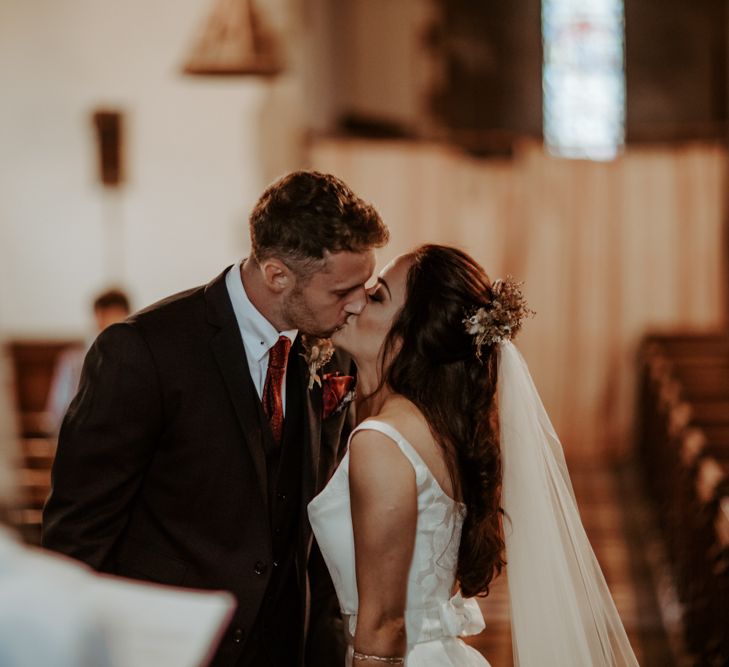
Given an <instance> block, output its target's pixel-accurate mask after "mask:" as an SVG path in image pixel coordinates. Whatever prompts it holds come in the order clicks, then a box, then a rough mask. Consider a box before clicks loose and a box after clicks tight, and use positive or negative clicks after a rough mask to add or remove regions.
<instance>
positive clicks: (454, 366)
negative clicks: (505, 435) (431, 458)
mask: <svg viewBox="0 0 729 667" xmlns="http://www.w3.org/2000/svg"><path fill="white" fill-rule="evenodd" d="M409 258H410V259H411V261H412V264H411V266H410V269H409V271H408V276H407V285H406V297H405V303H404V305H403V307H402V309H401V310H400V312H399V313H398V315H396V317H395V321H394V322H393V325H392V327H391V329H390V331H389V333H388V335H387V338H386V340H385V347H384V354H383V359H391V361H390V362H389V364H388V365H387V366H386V367H385V368H383V375H382V377H383V382H384V383H385V384H387V385H388V386H389V387H390V388H391V389H392V390H393V391H394V392H396V393H398V394H401V395H403V396H405V397H406V398H408V399H409V400H410V401H412V402H413V403H414V404H415V405H416V406H417V407H418V408H419V409H420V411H421V412H422V413H423V415H424V416H425V418H426V419H427V421H428V425H429V426H430V430H431V432H432V434H433V437H434V438H435V439H436V440H437V442H438V443H439V444H440V446H441V447H442V448H443V451H444V452H445V457H446V462H447V464H448V469H449V472H450V477H451V480H452V482H453V488H454V489H455V490H457V491H458V493H459V495H460V497H461V498H462V499H463V502H464V503H465V504H466V508H467V515H466V518H465V520H464V523H463V529H462V533H461V543H460V547H459V552H458V567H457V571H456V576H457V578H458V581H459V583H460V586H461V591H462V593H463V595H464V596H465V597H470V596H474V595H488V591H489V585H490V584H491V581H492V579H493V578H494V576H498V574H500V573H501V571H502V569H503V567H504V565H505V560H504V537H503V526H502V514H503V511H502V509H501V479H502V469H501V450H500V446H499V434H498V419H497V405H496V377H497V372H496V371H497V369H496V353H495V346H494V345H491V344H485V345H483V347H482V348H481V358H480V359H479V358H477V355H476V353H475V350H474V344H473V336H472V335H470V334H469V333H468V332H467V330H466V327H465V325H464V317H465V316H466V313H468V312H469V311H470V310H472V309H473V308H474V307H478V306H481V305H485V304H488V303H490V301H491V300H492V298H493V293H492V284H491V281H490V279H489V277H488V276H487V275H486V273H485V271H484V270H483V269H482V268H481V267H480V266H479V265H478V263H476V262H475V261H474V260H473V259H472V258H471V257H470V256H469V255H467V254H466V253H464V252H462V251H460V250H458V249H456V248H450V247H446V246H438V245H424V246H421V247H420V248H418V249H417V250H415V251H414V252H413V253H411V254H410V255H409ZM383 363H384V362H383Z"/></svg>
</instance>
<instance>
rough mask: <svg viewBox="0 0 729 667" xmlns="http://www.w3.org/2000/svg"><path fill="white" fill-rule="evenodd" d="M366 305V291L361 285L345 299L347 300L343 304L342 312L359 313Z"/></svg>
mask: <svg viewBox="0 0 729 667" xmlns="http://www.w3.org/2000/svg"><path fill="white" fill-rule="evenodd" d="M366 305H367V292H366V291H365V288H364V285H363V286H362V287H360V288H359V289H358V290H357V291H356V292H353V293H352V296H350V297H349V298H348V299H347V302H346V303H345V304H344V312H346V313H350V314H352V315H359V314H360V313H361V312H362V311H363V310H364V307H365V306H366Z"/></svg>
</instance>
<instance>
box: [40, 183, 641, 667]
mask: <svg viewBox="0 0 729 667" xmlns="http://www.w3.org/2000/svg"><path fill="white" fill-rule="evenodd" d="M250 234H251V253H250V255H249V257H247V258H246V259H244V260H242V261H241V262H239V263H238V264H236V265H234V266H232V267H228V268H227V269H225V270H224V271H223V272H222V273H221V274H220V275H219V276H218V277H217V278H215V279H213V280H212V281H211V282H210V283H208V284H207V285H204V286H201V287H197V288H194V289H191V290H188V291H186V292H182V293H180V294H177V295H174V296H171V297H169V298H167V299H164V300H163V301H161V302H159V303H156V304H154V305H152V306H150V307H148V308H146V309H145V310H143V311H141V312H139V313H136V314H134V315H132V316H131V317H130V318H129V319H127V320H126V321H125V322H124V323H121V324H116V325H113V326H112V327H110V328H108V329H107V330H105V331H104V332H102V333H101V334H100V335H99V337H98V338H97V340H96V341H95V343H94V345H93V347H92V348H91V350H90V351H89V353H88V355H87V357H86V360H85V362H84V368H83V373H82V379H81V383H80V386H79V389H78V393H77V395H76V397H75V399H74V401H73V402H72V404H71V406H70V408H69V410H68V412H67V414H66V417H65V419H64V422H63V425H62V428H61V432H60V436H59V445H58V452H57V456H56V459H55V462H54V466H53V483H52V491H51V495H50V497H49V499H48V502H47V504H46V507H45V510H44V521H43V545H44V546H45V547H46V548H49V549H53V550H56V551H59V552H62V553H65V554H67V555H70V556H72V557H75V558H78V559H80V560H82V561H84V562H86V563H88V564H89V565H91V566H92V567H94V568H95V569H97V570H100V571H102V572H108V573H112V574H115V575H120V576H126V577H132V578H135V579H141V580H146V581H150V582H156V583H160V584H170V585H175V586H183V587H190V588H200V589H222V590H227V591H231V592H232V593H233V594H234V595H235V597H236V599H237V603H238V606H237V609H236V611H235V614H234V616H233V619H232V622H231V624H230V627H229V628H228V630H227V632H226V633H225V636H224V637H223V638H222V640H221V642H220V645H219V647H218V650H217V653H216V654H215V656H214V657H213V659H212V663H211V664H213V665H220V666H230V667H233V666H250V667H301V666H303V665H306V666H308V667H342V665H354V666H355V667H379V666H381V665H384V664H391V665H398V664H399V665H408V666H409V667H448V666H451V665H452V666H453V667H467V666H470V665H473V666H474V667H477V666H483V665H488V662H487V661H486V659H485V658H484V657H482V656H481V655H480V654H479V653H478V652H477V651H475V650H474V649H472V648H470V647H468V646H467V645H466V644H465V643H463V642H462V640H461V639H460V637H461V636H464V635H469V634H477V633H479V632H480V631H481V630H482V629H483V628H484V621H483V618H482V616H481V612H480V610H479V607H478V605H477V603H476V601H475V599H474V597H475V596H478V595H484V594H487V593H488V590H489V585H490V583H491V581H492V580H493V578H494V577H496V576H498V575H499V574H500V573H501V572H502V570H503V569H504V567H506V568H507V570H508V575H509V595H510V604H511V614H512V637H513V642H514V655H515V658H516V659H517V661H518V664H519V665H521V666H522V667H524V666H527V667H532V666H534V667H537V666H538V667H570V666H573V667H587V666H588V665H595V666H599V667H608V666H614V665H618V666H623V665H631V666H632V665H637V662H636V660H635V657H634V655H633V652H632V650H631V648H630V644H629V642H628V639H627V637H626V634H625V631H624V629H623V626H622V623H621V621H620V618H619V616H618V614H617V612H616V609H615V606H614V604H613V601H612V599H611V597H610V593H609V591H608V589H607V586H606V584H605V580H604V578H603V576H602V573H601V571H600V568H599V565H598V564H597V561H596V559H595V556H594V554H593V551H592V549H591V547H590V544H589V542H588V540H587V537H586V535H585V532H584V529H583V527H582V524H581V521H580V518H579V514H578V511H577V507H576V503H575V499H574V494H573V491H572V486H571V483H570V480H569V475H568V472H567V468H566V465H565V461H564V456H563V453H562V448H561V445H560V443H559V439H558V438H557V435H556V434H555V432H554V429H553V428H552V426H551V423H550V421H549V418H548V417H547V415H546V413H545V412H544V408H543V407H542V404H541V401H540V399H539V396H538V394H537V391H536V389H535V387H534V384H533V382H532V380H531V377H530V375H529V372H528V369H527V367H526V364H525V362H524V360H523V358H522V357H521V355H520V354H519V352H518V351H517V349H516V348H515V346H514V344H513V343H512V339H513V338H514V336H515V335H516V334H517V333H518V331H519V329H520V328H521V325H522V320H523V318H524V317H525V316H528V315H530V314H531V311H529V309H528V308H527V307H526V304H525V301H524V298H523V296H522V294H521V292H520V290H519V285H518V284H516V283H514V282H513V281H511V280H510V279H507V280H504V281H501V280H496V281H491V280H490V279H489V277H488V276H487V274H486V272H485V271H484V270H483V268H481V267H480V266H479V265H478V264H477V263H476V262H475V261H474V260H473V259H472V258H471V257H469V256H468V255H467V254H465V253H464V252H462V251H460V250H458V249H455V248H451V247H445V246H437V245H425V246H421V247H419V248H417V249H416V250H414V251H412V252H410V253H407V254H405V255H402V256H400V257H398V258H396V259H395V260H393V261H392V262H390V264H388V265H387V266H386V267H385V268H384V270H383V271H382V272H381V273H380V274H379V276H378V277H377V281H376V283H375V284H374V285H373V286H371V287H368V286H367V285H369V281H370V278H371V276H372V273H373V271H374V267H375V257H374V250H375V249H376V248H379V247H382V246H384V245H385V244H386V243H387V240H388V236H389V235H388V231H387V228H386V227H385V225H384V224H383V222H382V220H381V219H380V216H379V215H378V213H377V212H376V211H375V209H374V208H373V207H372V206H370V205H369V204H367V203H365V202H364V201H362V200H361V199H360V198H359V197H357V196H356V195H355V194H354V193H353V192H352V191H351V189H350V188H349V187H347V185H345V184H344V183H343V182H342V181H341V180H339V179H338V178H336V177H334V176H331V175H326V174H320V173H317V172H310V171H303V172H295V173H292V174H289V175H288V176H285V177H284V178H282V179H280V180H279V181H277V182H276V183H274V184H273V185H271V186H270V187H269V188H268V189H267V190H266V191H265V192H264V193H263V195H262V196H261V198H260V199H259V201H258V203H257V204H256V206H255V208H254V209H253V212H252V213H251V216H250ZM355 376H356V397H355V389H354V377H355ZM353 397H354V400H352V399H353Z"/></svg>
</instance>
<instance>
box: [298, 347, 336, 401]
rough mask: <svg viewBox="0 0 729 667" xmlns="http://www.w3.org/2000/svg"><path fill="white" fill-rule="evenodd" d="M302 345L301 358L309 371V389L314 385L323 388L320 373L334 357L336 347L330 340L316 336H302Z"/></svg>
mask: <svg viewBox="0 0 729 667" xmlns="http://www.w3.org/2000/svg"><path fill="white" fill-rule="evenodd" d="M301 344H302V346H303V348H304V351H303V352H302V353H301V356H302V357H304V360H305V361H306V367H307V368H308V369H309V389H311V388H312V387H313V386H314V383H316V384H318V385H319V386H320V387H321V377H319V371H320V370H321V369H322V368H323V367H324V366H326V365H327V364H328V363H329V361H330V360H331V358H332V356H334V345H333V344H332V341H331V339H330V338H316V337H315V336H306V335H304V336H302V337H301Z"/></svg>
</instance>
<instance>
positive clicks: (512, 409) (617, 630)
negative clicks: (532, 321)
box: [498, 342, 638, 667]
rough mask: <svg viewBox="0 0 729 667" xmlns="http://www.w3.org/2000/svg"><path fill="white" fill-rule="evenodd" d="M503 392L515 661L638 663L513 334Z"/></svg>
mask: <svg viewBox="0 0 729 667" xmlns="http://www.w3.org/2000/svg"><path fill="white" fill-rule="evenodd" d="M498 402H499V422H500V437H501V452H502V461H503V488H502V506H503V508H504V511H505V515H506V516H505V519H504V533H505V541H506V560H507V573H508V585H509V600H510V604H511V625H512V641H513V645H514V664H515V665H519V666H520V667H588V666H590V667H624V666H628V665H631V666H632V665H638V662H637V660H636V658H635V655H634V654H633V651H632V649H631V647H630V642H629V641H628V638H627V636H626V634H625V630H624V628H623V625H622V623H621V621H620V617H619V616H618V612H617V610H616V608H615V604H614V603H613V600H612V598H611V596H610V592H609V590H608V587H607V584H606V583H605V578H604V576H603V574H602V571H601V570H600V566H599V564H598V562H597V559H596V558H595V554H594V552H593V550H592V547H591V546H590V543H589V541H588V539H587V535H586V534H585V530H584V528H583V526H582V522H581V520H580V515H579V512H578V510H577V504H576V502H575V496H574V492H573V490H572V484H571V482H570V478H569V474H568V472H567V466H566V463H565V459H564V453H563V451H562V445H561V444H560V442H559V439H558V437H557V434H556V433H555V431H554V428H553V427H552V424H551V422H550V420H549V417H548V416H547V413H546V411H545V409H544V406H543V405H542V402H541V399H540V398H539V394H538V393H537V390H536V387H535V386H534V383H533V381H532V378H531V375H530V373H529V370H528V368H527V365H526V362H525V361H524V359H523V357H522V356H521V354H520V353H519V351H518V350H517V349H516V347H514V345H513V344H512V343H510V342H503V343H499V344H498Z"/></svg>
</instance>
